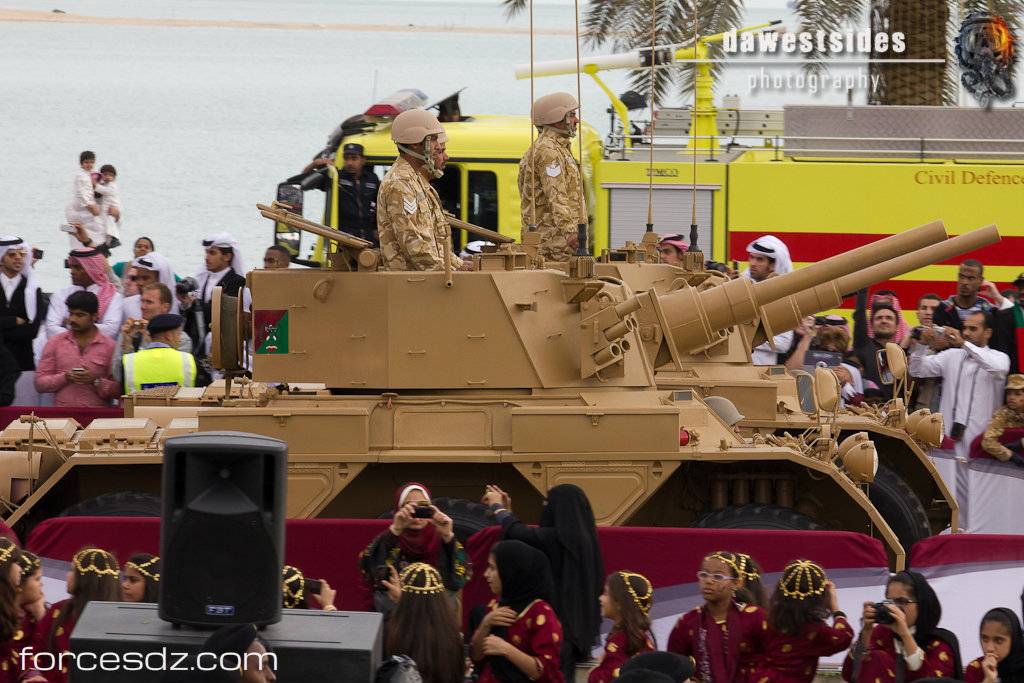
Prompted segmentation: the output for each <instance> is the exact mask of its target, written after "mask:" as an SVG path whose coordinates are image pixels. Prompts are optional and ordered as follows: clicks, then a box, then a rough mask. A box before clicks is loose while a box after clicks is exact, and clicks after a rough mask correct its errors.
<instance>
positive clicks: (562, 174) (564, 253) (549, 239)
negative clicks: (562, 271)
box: [519, 92, 587, 261]
mask: <svg viewBox="0 0 1024 683" xmlns="http://www.w3.org/2000/svg"><path fill="white" fill-rule="evenodd" d="M579 108H580V106H579V103H578V102H577V101H576V98H575V97H573V96H572V95H570V94H569V93H564V92H556V93H552V94H550V95H545V96H544V97H541V98H539V99H538V100H537V101H536V102H534V103H533V116H532V119H533V124H534V125H535V126H537V130H538V131H539V132H540V134H539V135H538V136H537V139H536V140H534V142H533V144H532V145H530V148H529V149H527V150H526V154H524V155H523V158H522V161H520V162H519V196H520V197H522V203H521V206H522V224H523V234H524V236H525V234H526V232H527V231H528V230H529V229H530V227H531V226H535V227H536V230H537V231H538V233H539V234H540V246H539V249H538V255H539V256H542V257H544V258H545V259H547V260H549V261H568V260H569V258H570V257H571V256H572V255H573V254H574V253H575V252H576V247H577V244H578V238H577V227H578V226H579V225H580V224H582V223H586V222H587V212H586V203H585V200H584V197H583V184H582V182H581V181H580V167H579V165H578V164H577V163H576V160H575V159H574V158H573V156H572V151H571V144H572V138H573V137H575V136H576V130H577V127H578V126H579V117H578V115H577V111H578V110H579Z"/></svg>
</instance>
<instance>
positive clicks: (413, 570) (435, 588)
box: [398, 562, 447, 595]
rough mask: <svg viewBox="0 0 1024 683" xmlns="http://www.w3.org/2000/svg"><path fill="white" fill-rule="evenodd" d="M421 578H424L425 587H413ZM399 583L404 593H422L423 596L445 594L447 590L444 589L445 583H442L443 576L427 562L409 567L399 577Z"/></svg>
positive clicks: (415, 563)
mask: <svg viewBox="0 0 1024 683" xmlns="http://www.w3.org/2000/svg"><path fill="white" fill-rule="evenodd" d="M420 576H422V577H423V585H422V586H416V585H413V581H415V580H416V579H417V578H419V577H420ZM398 581H399V583H401V584H402V592H403V593H420V594H421V595H434V594H437V593H444V592H445V590H447V589H446V588H445V587H444V582H442V581H441V575H440V574H439V573H438V572H437V570H436V569H434V568H433V567H432V566H430V565H429V564H426V563H425V562H414V563H413V564H410V565H409V566H408V567H406V568H405V569H403V570H402V573H401V574H400V575H399V577H398Z"/></svg>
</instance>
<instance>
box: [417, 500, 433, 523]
mask: <svg viewBox="0 0 1024 683" xmlns="http://www.w3.org/2000/svg"><path fill="white" fill-rule="evenodd" d="M412 516H413V518H414V519H431V518H432V517H433V516H434V506H433V505H431V504H430V503H428V502H426V501H423V502H421V503H416V509H415V510H413V511H412Z"/></svg>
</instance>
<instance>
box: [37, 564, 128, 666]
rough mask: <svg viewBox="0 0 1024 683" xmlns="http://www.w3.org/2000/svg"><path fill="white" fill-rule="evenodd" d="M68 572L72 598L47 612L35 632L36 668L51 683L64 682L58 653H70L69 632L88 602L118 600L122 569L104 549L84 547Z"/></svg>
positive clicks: (62, 662) (64, 660)
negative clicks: (37, 667)
mask: <svg viewBox="0 0 1024 683" xmlns="http://www.w3.org/2000/svg"><path fill="white" fill-rule="evenodd" d="M71 564H72V567H71V569H70V570H69V571H68V584H67V591H68V594H69V595H70V596H71V597H70V598H67V599H66V600H61V601H60V602H58V603H57V604H55V605H53V606H52V607H50V609H48V610H46V614H45V615H43V618H42V620H41V621H40V622H39V628H38V629H36V645H35V651H36V652H37V653H39V654H37V655H36V656H37V660H36V662H37V665H39V666H40V667H41V668H42V669H43V672H44V674H45V676H46V680H47V681H49V682H50V683H66V682H67V680H68V664H70V661H71V660H70V659H69V658H68V657H66V656H65V657H63V658H62V657H61V654H62V653H64V652H67V651H68V650H69V646H70V642H71V632H72V631H73V630H74V628H75V622H76V621H77V619H78V617H80V616H81V614H82V611H83V610H84V609H85V606H86V605H87V604H89V601H91V600H103V601H106V602H120V601H121V587H120V581H119V580H118V578H119V576H120V574H121V568H120V566H118V564H117V558H116V557H114V556H113V555H112V554H111V553H108V552H107V551H106V550H100V549H99V548H85V549H84V550H79V551H78V552H77V553H75V557H74V558H73V559H72V561H71Z"/></svg>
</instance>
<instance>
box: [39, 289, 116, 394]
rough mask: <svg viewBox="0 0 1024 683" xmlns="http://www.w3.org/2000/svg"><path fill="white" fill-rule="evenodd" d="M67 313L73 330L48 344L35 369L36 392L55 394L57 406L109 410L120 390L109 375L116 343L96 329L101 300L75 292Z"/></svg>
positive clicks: (92, 295) (94, 296) (70, 299)
mask: <svg viewBox="0 0 1024 683" xmlns="http://www.w3.org/2000/svg"><path fill="white" fill-rule="evenodd" d="M67 311H68V315H67V321H68V327H69V328H70V329H68V330H66V331H64V332H61V333H60V334H58V335H57V336H56V337H52V338H51V339H50V340H49V341H47V342H46V347H45V348H44V349H43V356H42V358H41V359H40V360H39V364H38V365H37V366H36V377H35V383H36V390H37V391H39V392H40V393H44V392H45V393H52V392H56V394H57V395H56V397H55V402H54V405H56V406H64V407H75V408H107V407H110V401H111V399H113V398H116V397H117V396H119V395H120V393H121V387H120V385H119V384H118V383H117V382H116V381H114V380H113V378H111V376H110V359H111V356H112V355H113V353H114V340H113V339H111V338H110V337H107V336H105V335H103V334H100V331H99V330H98V329H97V328H96V319H97V315H98V312H99V299H97V298H96V295H95V294H93V293H92V292H88V291H78V292H72V293H71V294H70V295H69V296H68V298H67Z"/></svg>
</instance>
